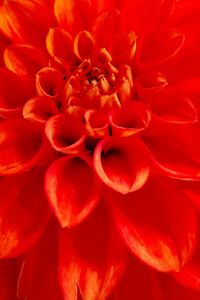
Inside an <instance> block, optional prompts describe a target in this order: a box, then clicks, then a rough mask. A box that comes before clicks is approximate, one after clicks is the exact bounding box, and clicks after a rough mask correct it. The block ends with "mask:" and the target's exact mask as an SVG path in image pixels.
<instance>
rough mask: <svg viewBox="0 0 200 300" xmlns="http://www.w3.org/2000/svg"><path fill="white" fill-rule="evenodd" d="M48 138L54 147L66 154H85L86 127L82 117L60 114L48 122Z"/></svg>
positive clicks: (46, 129) (46, 130)
mask: <svg viewBox="0 0 200 300" xmlns="http://www.w3.org/2000/svg"><path fill="white" fill-rule="evenodd" d="M45 132H46V136H47V138H48V139H49V141H50V143H51V145H52V147H53V148H54V149H55V150H57V151H59V152H62V153H64V154H76V153H80V152H84V151H85V149H84V145H83V142H84V139H85V133H84V126H83V123H82V119H81V116H77V115H73V114H67V113H66V114H59V115H57V116H54V117H52V118H50V119H49V120H48V122H47V123H46V128H45Z"/></svg>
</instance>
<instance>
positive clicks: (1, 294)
mask: <svg viewBox="0 0 200 300" xmlns="http://www.w3.org/2000/svg"><path fill="white" fill-rule="evenodd" d="M17 269H18V268H17V262H16V261H15V260H14V259H13V260H5V259H4V260H1V261H0V299H1V300H17V297H16V291H17V280H18V272H17V271H18V270H17Z"/></svg>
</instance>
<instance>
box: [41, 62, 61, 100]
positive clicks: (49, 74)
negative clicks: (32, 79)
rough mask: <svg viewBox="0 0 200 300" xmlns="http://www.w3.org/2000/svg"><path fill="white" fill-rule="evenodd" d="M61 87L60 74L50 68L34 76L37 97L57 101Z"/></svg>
mask: <svg viewBox="0 0 200 300" xmlns="http://www.w3.org/2000/svg"><path fill="white" fill-rule="evenodd" d="M62 86H63V78H62V74H61V73H60V72H59V71H58V70H56V69H54V68H50V67H46V68H42V69H41V70H40V71H39V72H38V73H37V74H36V90H37V93H38V95H39V96H46V97H49V98H50V99H53V100H57V98H58V96H59V95H60V93H61V90H62Z"/></svg>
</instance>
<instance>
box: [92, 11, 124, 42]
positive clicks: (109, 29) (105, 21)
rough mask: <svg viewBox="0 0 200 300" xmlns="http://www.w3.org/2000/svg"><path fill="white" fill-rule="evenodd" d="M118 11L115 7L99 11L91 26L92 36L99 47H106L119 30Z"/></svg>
mask: <svg viewBox="0 0 200 300" xmlns="http://www.w3.org/2000/svg"><path fill="white" fill-rule="evenodd" d="M119 20H120V12H119V11H118V10H117V9H113V10H110V11H105V12H103V13H101V14H100V15H99V16H98V17H97V19H96V21H95V23H94V27H93V32H94V36H95V37H96V39H97V42H98V44H99V45H100V47H107V46H108V45H109V44H110V43H111V41H112V39H113V37H114V36H115V34H116V33H117V32H118V31H119Z"/></svg>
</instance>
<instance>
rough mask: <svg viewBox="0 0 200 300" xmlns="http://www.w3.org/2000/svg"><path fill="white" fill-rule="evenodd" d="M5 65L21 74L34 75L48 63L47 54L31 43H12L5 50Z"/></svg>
mask: <svg viewBox="0 0 200 300" xmlns="http://www.w3.org/2000/svg"><path fill="white" fill-rule="evenodd" d="M4 63H5V66H6V67H7V68H8V69H9V70H10V71H12V72H14V73H16V74H17V75H19V76H25V77H34V76H35V74H36V73H37V72H38V71H39V69H41V68H42V67H44V66H45V65H47V58H46V56H45V54H44V53H43V52H42V51H41V50H40V49H38V48H37V47H33V46H30V45H23V44H22V45H11V46H9V47H7V48H6V50H5V52H4Z"/></svg>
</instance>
